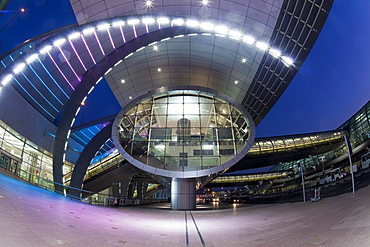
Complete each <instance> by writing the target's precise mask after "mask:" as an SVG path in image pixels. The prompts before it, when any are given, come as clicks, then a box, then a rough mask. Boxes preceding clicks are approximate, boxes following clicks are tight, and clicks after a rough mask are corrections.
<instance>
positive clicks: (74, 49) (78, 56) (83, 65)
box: [69, 40, 87, 71]
mask: <svg viewBox="0 0 370 247" xmlns="http://www.w3.org/2000/svg"><path fill="white" fill-rule="evenodd" d="M69 43H70V44H71V46H72V49H73V51H74V52H75V54H76V56H77V58H78V61H80V63H81V65H82V67H83V68H84V70H85V71H87V69H86V67H85V64H84V63H83V62H82V60H81V58H80V55H79V54H78V53H77V51H76V48H75V46H74V45H73V43H72V41H71V40H69Z"/></svg>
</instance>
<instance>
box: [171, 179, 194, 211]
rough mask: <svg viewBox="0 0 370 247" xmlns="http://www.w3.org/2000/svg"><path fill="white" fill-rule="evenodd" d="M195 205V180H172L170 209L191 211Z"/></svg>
mask: <svg viewBox="0 0 370 247" xmlns="http://www.w3.org/2000/svg"><path fill="white" fill-rule="evenodd" d="M195 204H196V203H195V179H194V178H172V182H171V208H172V209H173V210H193V209H195Z"/></svg>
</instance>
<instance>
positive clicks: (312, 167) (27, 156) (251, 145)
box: [0, 0, 370, 210]
mask: <svg viewBox="0 0 370 247" xmlns="http://www.w3.org/2000/svg"><path fill="white" fill-rule="evenodd" d="M70 3H71V7H72V9H73V12H74V14H75V17H76V20H77V23H76V24H74V25H70V26H67V27H62V28H60V27H55V30H53V31H51V32H48V33H45V34H43V35H41V36H37V37H35V38H31V39H29V40H27V41H26V42H24V43H22V44H21V45H19V46H17V47H16V48H14V49H12V50H10V51H7V52H6V53H5V54H2V56H1V57H0V61H1V63H0V107H1V111H0V153H1V159H0V166H1V167H2V168H3V169H6V170H8V171H10V172H12V173H14V174H15V175H16V176H19V177H21V178H23V179H25V180H27V181H29V182H31V183H34V184H38V185H39V186H45V187H47V188H49V189H52V190H55V191H58V192H60V193H63V194H65V195H67V196H69V197H73V198H88V197H90V196H91V195H95V194H98V193H107V194H108V195H109V196H115V197H120V198H133V197H135V198H139V199H143V198H153V197H154V195H156V194H158V193H162V194H163V191H167V192H166V193H165V194H166V195H167V196H168V197H171V203H172V209H175V210H188V209H189V210H191V209H194V208H195V202H196V201H195V194H196V191H197V189H199V188H203V187H205V186H207V185H208V186H209V185H212V183H213V184H217V179H220V178H222V176H225V174H230V173H231V172H237V171H242V170H248V169H252V168H257V167H269V166H273V168H272V170H271V171H290V172H292V173H293V174H297V169H298V164H301V165H303V171H304V172H307V173H312V172H313V171H315V172H316V171H317V170H318V166H320V168H321V166H322V167H323V169H326V168H329V167H334V166H335V165H336V164H339V163H340V162H346V161H345V160H346V158H345V156H346V155H347V146H346V144H345V141H344V140H345V138H344V137H345V136H348V137H349V140H350V143H351V147H352V151H353V153H354V154H355V155H357V156H356V157H357V159H358V160H359V158H358V157H360V156H362V155H363V154H364V153H366V152H367V150H366V147H367V146H368V145H369V139H370V135H369V128H370V127H369V114H370V113H369V109H370V108H369V107H370V105H369V103H367V104H366V105H365V106H364V107H363V108H362V109H360V110H359V112H357V113H356V114H355V115H354V116H353V117H352V118H351V119H349V120H348V121H347V122H345V123H343V125H342V126H339V127H338V128H337V129H335V130H328V131H327V132H319V133H308V134H305V133H302V134H298V135H295V136H282V137H271V138H256V126H257V125H258V124H259V123H260V122H261V120H262V119H263V118H264V117H265V116H266V115H267V114H268V112H269V110H270V109H271V108H272V107H273V106H274V104H275V103H276V102H277V101H278V100H279V97H280V96H281V95H282V94H283V93H284V91H285V89H286V88H287V87H288V85H289V84H290V82H291V81H292V80H293V78H294V76H295V75H296V74H297V72H298V71H299V69H300V67H301V65H302V64H303V63H304V61H305V59H306V58H307V56H308V55H309V53H310V51H311V49H312V48H313V46H314V44H315V41H316V40H317V38H318V36H319V34H320V31H321V30H322V28H323V26H324V24H325V21H326V18H327V17H328V15H329V12H330V9H331V6H332V4H333V1H331V0H312V1H311V0H309V1H304V0H298V1H291V0H281V1H244V0H235V1H221V0H220V1H205V0H204V1H178V0H175V1H174V0H172V1H170V0H164V1H134V0H124V1H118V0H96V1H88V0H75V1H72V0H71V1H70ZM101 87H106V88H108V89H109V92H110V97H109V98H104V97H99V93H100V91H99V90H100V88H101ZM94 104H95V105H99V106H104V107H105V108H104V109H110V110H108V111H105V110H100V109H103V108H96V109H91V108H90V109H89V110H88V107H89V105H94ZM112 109H113V110H112ZM114 109H118V110H114ZM89 111H90V112H91V111H93V112H94V114H92V116H93V118H90V119H89V120H88V121H83V119H84V117H86V116H85V114H87V112H89ZM107 112H108V113H107ZM90 115H91V114H90ZM321 157H324V158H321ZM347 160H348V155H347ZM354 162H356V160H355V161H354ZM341 166H346V164H341ZM225 172H226V173H225ZM104 191H105V192H104ZM169 191H170V192H169Z"/></svg>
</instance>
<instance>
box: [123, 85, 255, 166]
mask: <svg viewBox="0 0 370 247" xmlns="http://www.w3.org/2000/svg"><path fill="white" fill-rule="evenodd" d="M249 134H250V132H249V122H248V121H247V118H246V117H245V116H244V115H243V114H242V113H241V112H240V111H239V110H238V109H236V108H235V107H234V106H232V105H230V104H229V103H227V102H226V101H223V100H220V99H217V98H215V97H211V96H208V95H201V94H198V93H194V94H192V93H188V92H187V93H173V94H171V93H170V94H168V95H164V96H163V95H162V96H158V97H154V98H151V99H147V100H145V101H143V102H141V103H139V104H137V105H135V106H134V107H133V108H131V109H130V110H129V111H128V112H127V113H126V114H125V115H124V116H123V118H122V120H121V123H120V129H119V137H120V143H121V145H122V147H123V148H124V149H125V151H126V152H127V153H129V154H130V155H131V156H132V157H134V158H135V159H137V160H139V161H141V162H143V163H144V164H148V165H150V166H154V167H157V168H161V169H165V170H173V171H195V170H201V169H208V168H210V167H214V166H219V165H221V164H224V163H225V162H227V161H228V160H230V159H233V158H234V157H235V156H236V155H237V154H238V153H240V152H241V150H242V149H243V148H244V147H245V145H246V143H247V140H248V138H249Z"/></svg>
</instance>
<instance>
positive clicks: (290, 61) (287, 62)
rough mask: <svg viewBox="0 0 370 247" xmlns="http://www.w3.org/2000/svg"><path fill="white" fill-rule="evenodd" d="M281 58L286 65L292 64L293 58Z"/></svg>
mask: <svg viewBox="0 0 370 247" xmlns="http://www.w3.org/2000/svg"><path fill="white" fill-rule="evenodd" d="M281 59H282V60H283V62H284V63H285V64H286V65H287V66H288V67H289V66H290V65H292V64H293V60H292V59H291V58H289V57H286V56H283V57H281Z"/></svg>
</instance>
